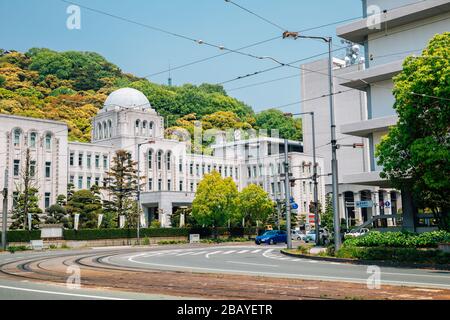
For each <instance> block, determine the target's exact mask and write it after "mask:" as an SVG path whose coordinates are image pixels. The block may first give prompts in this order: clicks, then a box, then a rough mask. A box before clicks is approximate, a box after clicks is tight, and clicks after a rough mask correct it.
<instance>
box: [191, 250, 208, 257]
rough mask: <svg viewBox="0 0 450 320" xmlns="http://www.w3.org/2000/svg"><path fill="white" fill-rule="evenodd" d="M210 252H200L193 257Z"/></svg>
mask: <svg viewBox="0 0 450 320" xmlns="http://www.w3.org/2000/svg"><path fill="white" fill-rule="evenodd" d="M207 252H208V251H200V252H196V253H194V254H193V256H198V255H201V254H205V253H207Z"/></svg>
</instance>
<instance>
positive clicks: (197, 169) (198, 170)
mask: <svg viewBox="0 0 450 320" xmlns="http://www.w3.org/2000/svg"><path fill="white" fill-rule="evenodd" d="M195 174H196V175H197V177H198V176H200V165H198V164H196V165H195Z"/></svg>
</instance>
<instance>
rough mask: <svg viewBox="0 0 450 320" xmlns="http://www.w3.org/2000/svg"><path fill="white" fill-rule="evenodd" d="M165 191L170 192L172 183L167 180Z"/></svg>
mask: <svg viewBox="0 0 450 320" xmlns="http://www.w3.org/2000/svg"><path fill="white" fill-rule="evenodd" d="M167 190H168V191H170V190H172V181H171V180H170V179H169V180H167Z"/></svg>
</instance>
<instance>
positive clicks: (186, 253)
mask: <svg viewBox="0 0 450 320" xmlns="http://www.w3.org/2000/svg"><path fill="white" fill-rule="evenodd" d="M193 253H194V252H192V251H189V252H183V253H179V254H177V257H179V256H187V255H188V254H193Z"/></svg>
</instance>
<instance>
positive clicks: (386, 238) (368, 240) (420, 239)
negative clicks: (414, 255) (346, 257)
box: [344, 231, 450, 248]
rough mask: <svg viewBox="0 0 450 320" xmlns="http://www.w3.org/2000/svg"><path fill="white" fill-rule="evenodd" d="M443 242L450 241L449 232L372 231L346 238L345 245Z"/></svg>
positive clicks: (417, 245) (431, 244)
mask: <svg viewBox="0 0 450 320" xmlns="http://www.w3.org/2000/svg"><path fill="white" fill-rule="evenodd" d="M441 242H450V233H449V232H446V231H433V232H426V233H421V234H415V233H410V232H384V233H382V232H379V231H371V232H369V233H367V234H365V235H363V236H361V237H357V238H349V239H346V240H345V242H344V247H396V248H436V247H437V246H438V244H439V243H441Z"/></svg>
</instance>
